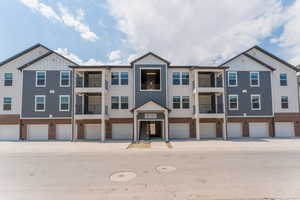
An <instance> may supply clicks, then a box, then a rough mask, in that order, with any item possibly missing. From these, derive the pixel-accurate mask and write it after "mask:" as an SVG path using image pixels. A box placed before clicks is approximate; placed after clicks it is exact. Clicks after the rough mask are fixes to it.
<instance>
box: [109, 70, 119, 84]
mask: <svg viewBox="0 0 300 200" xmlns="http://www.w3.org/2000/svg"><path fill="white" fill-rule="evenodd" d="M111 84H112V85H119V72H112V73H111Z"/></svg>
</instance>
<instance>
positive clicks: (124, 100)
mask: <svg viewBox="0 0 300 200" xmlns="http://www.w3.org/2000/svg"><path fill="white" fill-rule="evenodd" d="M121 109H128V97H127V96H121Z"/></svg>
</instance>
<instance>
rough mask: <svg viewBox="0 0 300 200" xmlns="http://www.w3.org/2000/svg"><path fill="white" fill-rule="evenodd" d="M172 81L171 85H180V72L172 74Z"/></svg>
mask: <svg viewBox="0 0 300 200" xmlns="http://www.w3.org/2000/svg"><path fill="white" fill-rule="evenodd" d="M172 79H173V80H172V82H173V85H180V72H173V73H172Z"/></svg>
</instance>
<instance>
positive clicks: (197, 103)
mask: <svg viewBox="0 0 300 200" xmlns="http://www.w3.org/2000/svg"><path fill="white" fill-rule="evenodd" d="M194 83H195V93H194V95H195V119H196V124H195V126H196V139H197V140H200V124H199V112H200V109H199V103H200V102H199V93H198V87H199V82H198V71H195V72H194Z"/></svg>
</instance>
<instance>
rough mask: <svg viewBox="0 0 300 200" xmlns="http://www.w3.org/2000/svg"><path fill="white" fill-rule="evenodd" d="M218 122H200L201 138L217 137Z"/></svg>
mask: <svg viewBox="0 0 300 200" xmlns="http://www.w3.org/2000/svg"><path fill="white" fill-rule="evenodd" d="M216 132H217V131H216V123H200V138H216V137H217V134H216Z"/></svg>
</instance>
